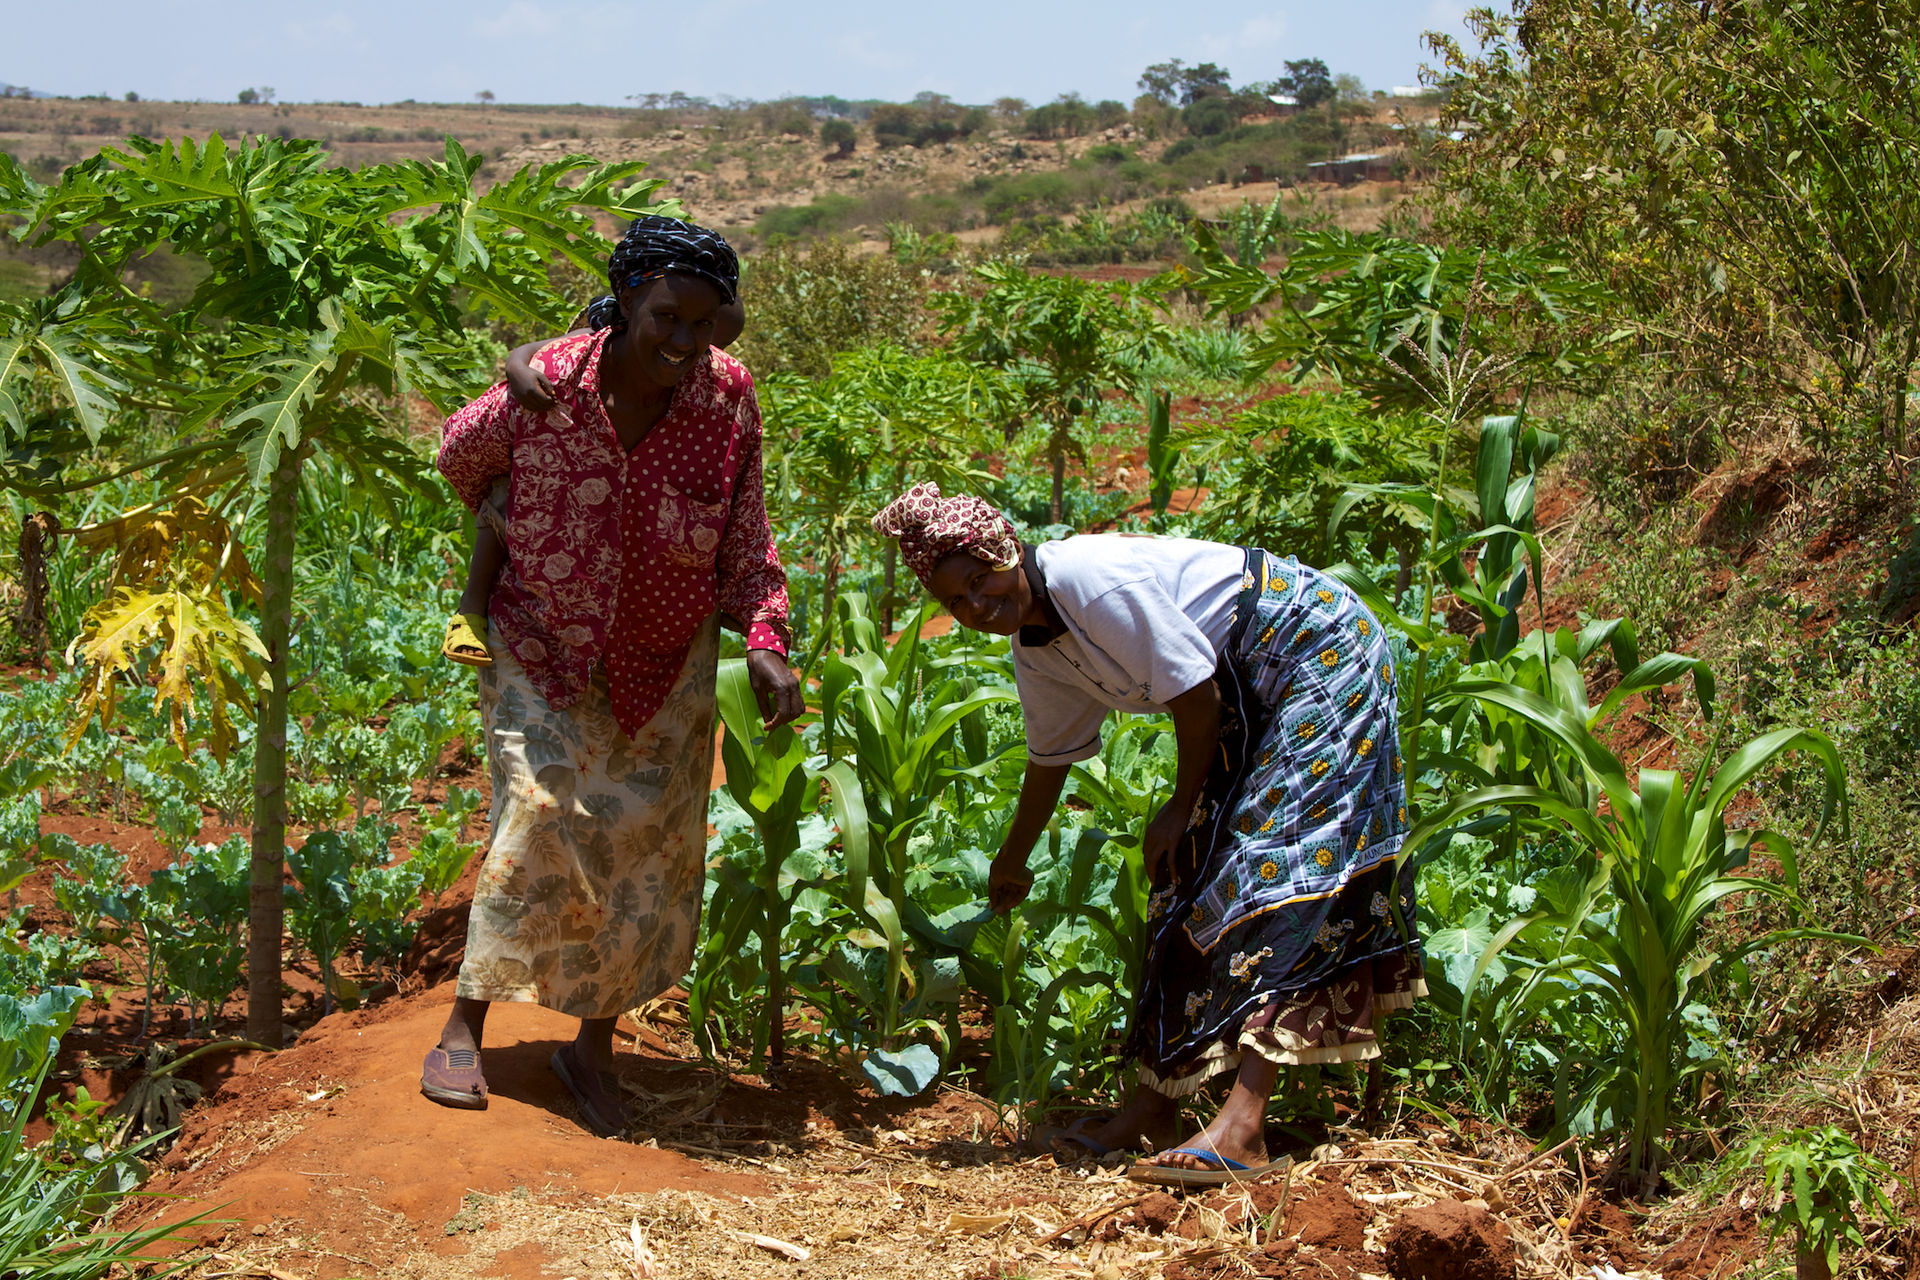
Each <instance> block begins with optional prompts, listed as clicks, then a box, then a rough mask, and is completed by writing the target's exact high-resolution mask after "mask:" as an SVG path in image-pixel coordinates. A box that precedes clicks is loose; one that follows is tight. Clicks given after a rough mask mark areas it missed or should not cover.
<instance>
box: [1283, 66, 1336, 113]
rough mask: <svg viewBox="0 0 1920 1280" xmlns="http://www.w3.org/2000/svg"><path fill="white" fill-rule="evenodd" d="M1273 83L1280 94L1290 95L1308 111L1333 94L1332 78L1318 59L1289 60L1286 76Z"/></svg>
mask: <svg viewBox="0 0 1920 1280" xmlns="http://www.w3.org/2000/svg"><path fill="white" fill-rule="evenodd" d="M1275 83H1277V84H1278V85H1280V87H1281V92H1283V93H1290V94H1292V95H1293V96H1294V97H1295V98H1298V99H1299V100H1300V105H1301V106H1302V107H1305V108H1308V109H1311V108H1313V107H1317V106H1319V105H1320V104H1321V103H1323V102H1325V101H1327V100H1328V99H1330V98H1332V97H1333V95H1334V92H1335V90H1334V84H1333V76H1332V75H1331V74H1329V73H1328V71H1327V64H1326V63H1324V62H1322V61H1321V60H1320V59H1318V58H1294V59H1289V60H1288V62H1287V74H1285V75H1284V76H1281V77H1280V79H1279V80H1278V81H1276V82H1275Z"/></svg>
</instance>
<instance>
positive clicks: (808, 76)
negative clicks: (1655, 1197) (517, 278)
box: [0, 0, 1466, 105]
mask: <svg viewBox="0 0 1920 1280" xmlns="http://www.w3.org/2000/svg"><path fill="white" fill-rule="evenodd" d="M8 8H9V9H10V10H11V12H10V13H9V14H8V16H7V19H6V35H7V39H6V41H5V44H4V48H0V80H4V81H8V82H10V83H13V84H25V85H29V86H31V87H32V88H34V89H37V90H41V91H44V92H50V93H57V94H65V95H79V94H88V93H107V94H111V95H112V96H114V97H119V96H120V95H121V94H123V93H125V92H127V91H128V90H133V91H134V92H137V93H139V94H140V95H141V96H142V97H150V98H204V99H208V100H230V99H231V98H232V97H233V95H234V94H235V93H237V92H238V91H239V90H241V89H243V88H246V87H248V86H253V85H272V86H273V87H274V88H275V89H276V90H277V91H278V93H279V97H280V99H281V100H282V101H352V102H365V103H375V102H396V101H399V100H401V99H403V98H416V99H419V100H421V101H441V102H451V101H470V100H472V98H473V95H474V94H475V93H477V92H479V91H480V90H482V89H490V90H492V91H493V92H494V93H495V94H496V95H498V97H499V99H500V100H501V101H503V102H590V103H605V104H609V105H621V104H623V103H624V102H625V101H626V99H627V97H628V96H629V95H631V94H636V93H643V92H647V91H659V92H666V91H670V90H674V89H680V90H684V91H685V92H688V93H692V94H697V95H700V96H704V97H719V96H721V95H732V96H734V97H740V98H760V99H764V98H775V97H780V96H782V95H784V94H788V93H804V94H827V93H833V94H839V95H840V96H842V97H847V98H864V97H873V98H886V99H894V100H904V99H906V98H910V97H911V96H912V95H913V94H915V93H917V92H919V91H921V90H933V91H935V92H939V93H945V94H948V95H950V96H951V97H954V98H956V99H959V100H960V101H963V102H988V101H991V100H992V99H994V98H997V97H1001V96H1003V95H1009V96H1013V97H1021V98H1026V99H1029V100H1031V101H1035V102H1039V101H1044V100H1046V99H1048V98H1051V97H1053V96H1055V95H1056V94H1059V93H1061V92H1064V91H1067V90H1075V91H1078V92H1080V93H1082V94H1084V95H1086V97H1087V98H1088V99H1090V100H1096V101H1097V100H1099V99H1101V98H1119V99H1121V100H1122V101H1131V100H1132V98H1133V96H1134V94H1135V93H1136V92H1137V90H1136V89H1135V87H1134V81H1135V79H1136V78H1137V77H1138V76H1139V74H1140V70H1141V68H1143V67H1145V66H1146V65H1147V64H1148V63H1152V62H1159V61H1162V60H1163V59H1166V58H1170V57H1177V58H1184V59H1185V60H1186V61H1188V62H1190V63H1191V62H1206V61H1211V62H1217V63H1220V64H1221V65H1223V66H1225V67H1226V68H1227V69H1228V70H1229V71H1230V72H1232V74H1233V78H1234V82H1235V83H1237V84H1238V83H1244V82H1246V81H1249V80H1265V79H1270V78H1272V77H1273V76H1275V75H1277V74H1279V72H1280V70H1281V64H1282V63H1283V62H1284V61H1285V60H1286V59H1288V58H1302V57H1317V58H1322V59H1324V60H1325V61H1326V63H1327V65H1328V66H1329V68H1331V69H1332V70H1333V71H1334V72H1336V73H1339V72H1351V73H1352V74H1354V75H1357V76H1359V77H1360V78H1361V80H1363V81H1364V82H1365V83H1366V85H1367V87H1368V88H1387V87H1389V86H1391V85H1395V84H1411V83H1414V80H1415V76H1416V73H1417V71H1418V69H1419V66H1420V64H1421V62H1422V61H1423V60H1425V57H1426V55H1425V50H1424V48H1423V46H1422V44H1421V41H1420V34H1421V32H1422V31H1425V30H1427V29H1429V28H1438V29H1444V30H1450V31H1458V30H1459V29H1460V27H1461V14H1462V13H1463V11H1464V10H1465V8H1466V5H1465V4H1464V3H1460V2H1456V0H1256V2H1255V3H1251V4H1214V5H1199V4H1192V3H1178V2H1177V0H1176V2H1173V3H1169V2H1168V0H1107V2H1106V3H1075V4H1068V3H1048V2H1047V0H1039V2H1037V3H1036V2H1034V0H1027V2H1025V3H1021V2H1018V0H958V2H957V3H952V4H928V3H925V2H924V0H887V2H886V3H881V2H879V0H823V2H818V3H813V4H799V3H794V2H793V0H705V2H704V3H700V4H686V5H680V6H675V7H671V8H669V7H667V6H662V5H659V4H647V3H636V2H634V0H623V2H620V3H614V2H612V0H465V2H463V3H459V4H455V3H450V2H448V0H386V2H385V3H378V2H376V0H305V2H304V3H301V4H298V5H293V4H287V3H284V0H245V2H241V0H199V2H197V3H185V2H183V0H145V2H144V3H139V4H134V3H129V2H128V0H90V2H89V3H86V4H85V5H84V6H83V7H81V8H80V9H77V10H76V9H70V8H68V7H67V6H66V5H62V4H56V3H52V0H35V2H33V3H28V2H27V0H19V2H18V3H13V4H9V6H8ZM79 14H84V21H85V24H86V26H87V27H88V28H89V29H91V30H92V31H93V32H96V33H99V34H100V35H102V36H105V38H98V37H97V36H89V35H86V34H85V33H83V32H81V31H79V30H77V29H76V16H77V15H79ZM109 33H110V34H109Z"/></svg>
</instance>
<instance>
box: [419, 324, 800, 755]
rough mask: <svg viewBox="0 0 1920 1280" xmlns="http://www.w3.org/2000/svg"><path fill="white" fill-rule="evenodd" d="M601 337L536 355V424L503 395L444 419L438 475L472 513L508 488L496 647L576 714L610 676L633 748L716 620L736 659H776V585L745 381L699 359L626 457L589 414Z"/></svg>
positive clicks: (715, 358)
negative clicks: (549, 402)
mask: <svg viewBox="0 0 1920 1280" xmlns="http://www.w3.org/2000/svg"><path fill="white" fill-rule="evenodd" d="M609 332H610V331H608V330H602V331H601V332H598V333H592V334H583V335H581V336H579V337H576V338H567V339H563V340H562V341H560V342H556V343H553V344H550V345H549V346H547V347H546V348H544V349H543V350H542V351H541V352H540V355H539V357H538V360H539V363H540V365H541V367H542V368H543V369H544V370H545V371H546V374H547V380H548V381H549V382H551V383H552V384H553V388H554V399H555V401H556V404H555V407H554V408H552V409H550V410H548V411H547V412H546V413H544V414H535V413H532V412H530V411H528V410H526V409H522V408H521V407H520V406H519V405H518V404H516V403H515V402H514V400H513V397H512V396H510V395H508V394H507V386H506V384H505V383H504V382H503V383H500V384H499V385H497V386H495V387H494V388H492V389H491V390H490V391H488V392H487V393H486V394H485V395H483V396H481V397H480V398H479V399H478V400H475V401H474V402H473V403H472V404H470V405H468V406H466V408H464V409H461V410H460V411H459V412H457V413H455V414H454V415H453V416H452V417H450V418H448V419H447V422H446V426H445V428H444V432H443V435H442V437H441V442H440V456H439V461H438V465H439V468H440V473H441V474H442V475H444V476H445V477H446V478H447V482H448V483H449V484H451V485H452V486H453V488H454V491H455V492H456V493H458V494H459V495H460V499H461V501H463V502H465V503H466V504H467V506H468V507H470V508H472V509H474V510H476V511H477V510H478V509H479V507H480V504H481V503H483V502H485V501H486V500H487V495H488V492H489V490H490V488H491V487H492V485H493V483H494V482H495V481H496V480H498V479H499V478H500V477H502V476H507V477H509V479H510V494H509V497H508V506H507V520H506V530H507V538H506V541H507V552H508V557H509V562H508V564H507V566H506V568H505V569H503V570H502V571H501V574H500V579H499V581H498V582H496V583H495V584H494V588H493V594H492V598H491V603H490V605H489V607H488V611H487V619H488V622H489V624H490V625H491V627H492V629H493V631H494V634H495V636H496V638H497V640H498V641H499V642H500V643H503V644H505V645H506V647H507V648H508V649H509V650H510V651H511V652H512V653H513V656H514V657H515V658H517V659H518V660H519V662H520V665H521V667H522V668H523V669H524V670H525V671H526V673H527V678H528V679H529V680H531V681H532V682H533V685H534V687H535V688H537V689H539V690H540V692H541V693H542V694H543V695H545V697H546V699H547V702H548V704H549V705H551V706H553V707H555V708H560V707H566V706H570V705H572V704H573V703H574V702H575V701H577V700H578V699H579V697H580V695H581V693H582V692H584V691H585V689H586V686H587V681H588V679H589V677H590V676H591V674H592V670H593V664H594V662H595V661H596V660H604V662H605V664H606V670H607V677H608V688H609V692H610V694H611V696H612V700H613V710H614V715H615V718H616V719H618V720H619V722H620V727H621V728H622V729H623V730H625V731H626V732H627V733H628V734H632V733H634V732H635V731H636V730H638V729H639V728H640V727H641V726H642V725H644V724H646V723H647V721H649V720H651V719H652V718H653V716H654V713H655V712H657V711H659V709H660V707H661V704H662V703H664V702H665V701H666V698H667V695H668V693H670V692H671V691H672V689H673V682H674V679H675V677H676V676H677V675H678V674H679V672H680V667H681V665H682V664H683V663H684V662H685V661H686V656H687V648H688V646H689V644H690V643H691V642H692V640H693V636H694V633H695V632H696V631H698V630H699V628H700V626H701V624H702V623H704V622H705V621H706V619H707V617H708V615H710V614H712V613H713V612H714V611H715V610H716V609H717V610H719V612H720V613H721V614H722V615H723V617H724V618H725V619H726V620H727V621H728V622H729V624H730V625H732V626H734V627H735V628H736V629H738V630H742V631H744V632H745V634H746V638H747V647H748V648H751V649H772V650H774V651H775V652H778V653H780V654H782V655H784V654H785V653H786V652H787V642H786V636H787V575H786V571H785V570H784V569H782V568H781V567H780V557H779V553H778V552H777V551H776V550H775V548H774V545H773V529H772V527H771V526H770V525H769V524H768V522H767V507H766V493H765V490H764V487H763V480H762V474H761V460H760V406H759V402H758V401H757V400H755V399H754V394H753V377H752V375H751V374H749V373H748V372H747V370H746V367H745V366H743V365H742V364H741V363H740V362H739V361H738V360H735V359H734V358H733V357H732V356H729V355H727V354H726V353H725V352H723V351H717V350H714V349H712V348H709V349H708V351H707V353H706V355H705V357H704V358H696V359H695V360H694V362H693V364H692V366H691V367H690V368H689V369H688V370H687V372H686V375H685V376H684V377H683V378H682V379H681V381H680V384H679V386H678V387H676V388H675V389H674V394H673V402H672V404H671V405H670V406H669V408H668V410H667V413H666V416H664V417H663V418H661V419H660V421H659V422H657V423H655V424H654V426H653V429H652V430H650V431H648V432H647V434H646V435H645V436H644V437H643V438H642V439H641V441H640V443H639V444H637V445H635V446H634V448H633V451H632V452H631V453H626V452H624V451H623V450H622V449H621V447H620V441H619V438H618V437H617V436H616V435H615V434H614V429H613V423H612V422H611V420H609V419H608V417H607V412H606V409H605V407H604V406H603V405H602V404H601V402H600V353H601V351H602V350H603V349H604V348H605V346H606V340H607V335H608V333H609Z"/></svg>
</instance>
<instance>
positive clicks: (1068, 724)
mask: <svg viewBox="0 0 1920 1280" xmlns="http://www.w3.org/2000/svg"><path fill="white" fill-rule="evenodd" d="M1013 682H1014V684H1015V685H1016V686H1017V687H1018V688H1019V690H1020V714H1021V717H1022V719H1023V720H1024V721H1025V722H1026V731H1027V759H1028V760H1029V761H1030V762H1031V763H1033V764H1050V765H1062V764H1073V763H1075V762H1077V761H1080V760H1091V759H1092V758H1093V757H1094V756H1097V755H1099V754H1100V724H1101V722H1102V721H1104V720H1105V719H1106V718H1107V708H1106V707H1105V706H1104V705H1102V704H1101V703H1099V702H1097V701H1095V700H1094V698H1093V697H1092V695H1090V694H1088V693H1086V692H1084V691H1082V690H1079V689H1076V688H1074V687H1073V686H1072V685H1068V684H1063V683H1061V682H1060V681H1058V680H1055V679H1053V678H1052V677H1051V676H1045V675H1041V674H1040V673H1039V672H1037V671H1033V670H1031V669H1029V668H1027V667H1024V666H1022V665H1021V664H1020V663H1018V662H1015V663H1014V665H1013Z"/></svg>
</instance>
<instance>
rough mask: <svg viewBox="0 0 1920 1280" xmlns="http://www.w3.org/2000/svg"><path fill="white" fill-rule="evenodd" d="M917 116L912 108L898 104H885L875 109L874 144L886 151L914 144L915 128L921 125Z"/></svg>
mask: <svg viewBox="0 0 1920 1280" xmlns="http://www.w3.org/2000/svg"><path fill="white" fill-rule="evenodd" d="M917 115H918V113H917V112H915V111H914V109H913V108H912V107H905V106H901V105H900V104H899V103H897V102H883V103H881V104H880V105H879V106H877V107H875V108H874V109H873V115H872V117H871V118H870V122H871V124H872V125H873V141H874V144H875V145H876V146H878V147H880V148H882V149H883V150H884V149H885V148H888V147H899V146H905V145H906V144H907V143H909V142H912V141H913V131H914V127H915V125H917V124H918V123H919V121H918V119H917Z"/></svg>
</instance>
